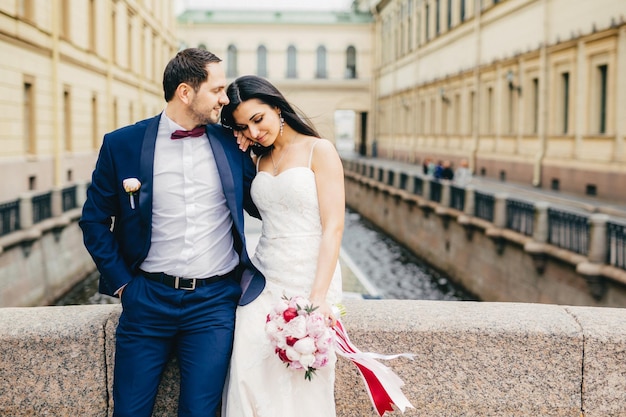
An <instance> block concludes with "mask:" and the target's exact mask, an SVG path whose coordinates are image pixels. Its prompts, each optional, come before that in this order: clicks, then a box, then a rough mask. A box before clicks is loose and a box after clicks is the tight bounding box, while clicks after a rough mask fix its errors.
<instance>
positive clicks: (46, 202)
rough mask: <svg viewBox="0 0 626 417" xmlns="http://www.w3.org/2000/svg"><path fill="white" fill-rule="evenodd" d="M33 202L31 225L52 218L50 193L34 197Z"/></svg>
mask: <svg viewBox="0 0 626 417" xmlns="http://www.w3.org/2000/svg"><path fill="white" fill-rule="evenodd" d="M32 201H33V223H39V222H40V221H43V220H46V219H49V218H50V217H52V192H48V193H45V194H40V195H36V196H34V197H33V198H32Z"/></svg>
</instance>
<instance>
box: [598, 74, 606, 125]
mask: <svg viewBox="0 0 626 417" xmlns="http://www.w3.org/2000/svg"><path fill="white" fill-rule="evenodd" d="M607 72H608V65H599V66H598V93H599V97H598V99H599V102H598V104H599V106H598V111H599V113H598V133H600V134H604V133H606V104H607V100H606V93H607V91H606V86H607Z"/></svg>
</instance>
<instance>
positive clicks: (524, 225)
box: [506, 199, 535, 236]
mask: <svg viewBox="0 0 626 417" xmlns="http://www.w3.org/2000/svg"><path fill="white" fill-rule="evenodd" d="M534 220H535V205H534V204H532V203H527V202H524V201H519V200H514V199H507V200H506V228H507V229H511V230H514V231H516V232H518V233H522V234H524V235H526V236H532V235H533V230H534Z"/></svg>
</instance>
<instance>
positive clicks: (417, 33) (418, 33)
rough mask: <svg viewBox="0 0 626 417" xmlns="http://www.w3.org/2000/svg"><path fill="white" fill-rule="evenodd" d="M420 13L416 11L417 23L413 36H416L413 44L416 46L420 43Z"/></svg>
mask: <svg viewBox="0 0 626 417" xmlns="http://www.w3.org/2000/svg"><path fill="white" fill-rule="evenodd" d="M421 19H422V14H421V13H420V12H417V18H416V19H415V20H416V23H417V28H415V36H416V40H415V44H416V45H417V46H420V44H421V43H422V25H421V24H422V20H421Z"/></svg>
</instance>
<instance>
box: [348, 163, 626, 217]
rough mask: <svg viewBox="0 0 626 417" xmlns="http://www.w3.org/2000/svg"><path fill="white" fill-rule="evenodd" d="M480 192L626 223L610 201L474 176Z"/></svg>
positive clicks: (625, 209)
mask: <svg viewBox="0 0 626 417" xmlns="http://www.w3.org/2000/svg"><path fill="white" fill-rule="evenodd" d="M341 156H342V158H345V159H350V160H358V161H363V162H366V163H368V164H371V165H373V166H376V167H383V168H393V169H398V170H402V171H404V172H406V173H410V174H414V175H423V171H422V166H421V164H411V163H407V162H399V161H395V160H390V159H381V158H371V157H364V156H360V155H358V154H357V153H354V152H342V154H341ZM471 184H472V185H473V186H474V187H475V188H476V190H478V191H484V192H488V193H493V194H496V193H506V194H509V195H510V196H515V197H517V198H520V199H526V200H530V201H545V202H548V203H551V204H555V205H560V206H567V207H570V208H571V209H573V210H576V211H583V212H587V213H604V214H607V215H609V216H610V217H613V218H622V219H626V204H623V203H619V202H616V201H611V200H610V199H606V198H598V197H593V196H581V195H575V194H570V193H565V192H562V191H555V190H549V189H548V190H547V189H542V188H537V187H533V186H532V185H527V184H520V183H515V182H510V181H499V180H496V179H491V178H485V177H481V176H477V175H474V177H473V178H472V183H471Z"/></svg>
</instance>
